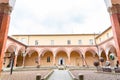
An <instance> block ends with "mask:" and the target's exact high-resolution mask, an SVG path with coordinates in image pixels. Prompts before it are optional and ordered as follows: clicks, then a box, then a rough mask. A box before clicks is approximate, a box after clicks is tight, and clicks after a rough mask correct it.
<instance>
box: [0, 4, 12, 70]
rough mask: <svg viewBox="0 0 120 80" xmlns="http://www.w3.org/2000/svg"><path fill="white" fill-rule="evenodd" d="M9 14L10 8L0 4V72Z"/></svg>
mask: <svg viewBox="0 0 120 80" xmlns="http://www.w3.org/2000/svg"><path fill="white" fill-rule="evenodd" d="M10 13H11V7H9V5H8V4H7V3H0V71H1V69H2V63H3V55H4V50H5V46H6V41H7V34H8V28H9V23H10Z"/></svg>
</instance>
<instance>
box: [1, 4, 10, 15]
mask: <svg viewBox="0 0 120 80" xmlns="http://www.w3.org/2000/svg"><path fill="white" fill-rule="evenodd" d="M11 12H12V7H10V6H9V4H8V3H0V13H4V14H10V13H11Z"/></svg>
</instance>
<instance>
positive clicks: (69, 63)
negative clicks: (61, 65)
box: [68, 55, 71, 66]
mask: <svg viewBox="0 0 120 80" xmlns="http://www.w3.org/2000/svg"><path fill="white" fill-rule="evenodd" d="M70 65H71V62H70V55H68V66H70Z"/></svg>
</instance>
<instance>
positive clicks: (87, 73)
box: [0, 70, 120, 80]
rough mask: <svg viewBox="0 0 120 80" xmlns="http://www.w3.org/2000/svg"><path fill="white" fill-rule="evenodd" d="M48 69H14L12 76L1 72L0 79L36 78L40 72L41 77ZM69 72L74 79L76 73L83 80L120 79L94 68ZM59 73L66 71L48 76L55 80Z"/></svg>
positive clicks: (117, 76) (22, 79) (61, 73)
mask: <svg viewBox="0 0 120 80" xmlns="http://www.w3.org/2000/svg"><path fill="white" fill-rule="evenodd" d="M50 71H51V70H35V71H14V72H13V74H12V76H10V72H2V73H1V76H0V80H36V75H37V74H41V76H42V78H43V77H44V76H45V75H47V74H48V73H49V72H50ZM70 72H71V73H72V74H73V75H74V76H75V78H76V79H78V74H83V75H84V80H120V74H115V73H101V72H97V71H96V70H70ZM56 75H57V76H56ZM61 75H65V76H66V75H68V73H66V71H65V72H64V71H62V70H61V71H60V72H59V70H58V71H57V72H55V74H54V75H51V76H50V77H52V79H53V80H57V77H58V78H59V79H60V78H61V77H59V76H61ZM52 79H50V80H52ZM66 79H67V78H66ZM60 80H61V79H60ZM69 80H71V79H69Z"/></svg>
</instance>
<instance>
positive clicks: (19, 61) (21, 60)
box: [16, 50, 23, 67]
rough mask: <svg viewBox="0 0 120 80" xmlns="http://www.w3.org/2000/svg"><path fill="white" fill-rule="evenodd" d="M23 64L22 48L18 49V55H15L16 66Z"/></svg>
mask: <svg viewBox="0 0 120 80" xmlns="http://www.w3.org/2000/svg"><path fill="white" fill-rule="evenodd" d="M22 65H23V53H22V50H19V52H18V55H17V64H16V67H19V66H22Z"/></svg>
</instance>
